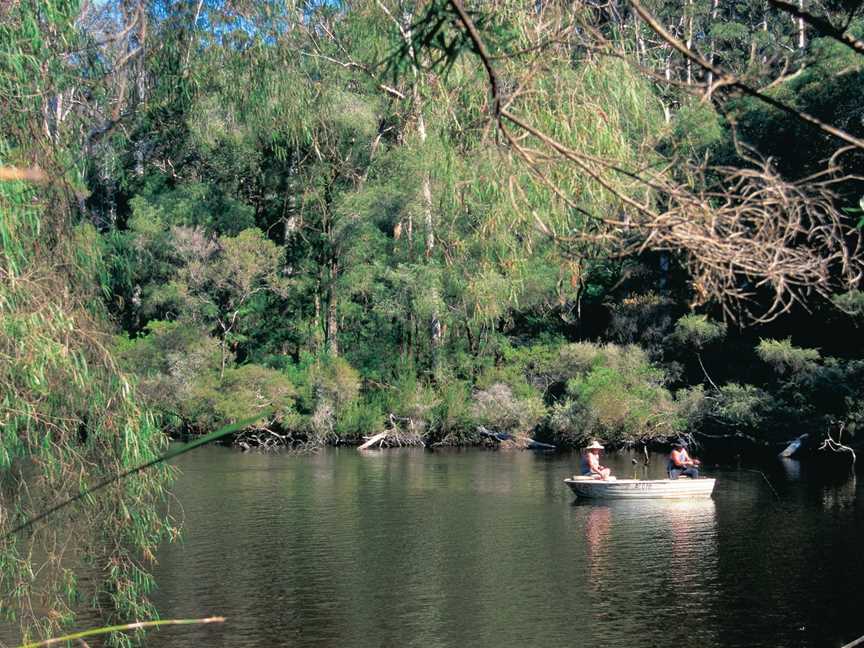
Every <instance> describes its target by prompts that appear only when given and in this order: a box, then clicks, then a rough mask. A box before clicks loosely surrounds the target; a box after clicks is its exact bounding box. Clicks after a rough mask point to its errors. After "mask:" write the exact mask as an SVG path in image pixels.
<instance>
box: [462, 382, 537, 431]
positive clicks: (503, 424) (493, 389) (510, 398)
mask: <svg viewBox="0 0 864 648" xmlns="http://www.w3.org/2000/svg"><path fill="white" fill-rule="evenodd" d="M473 400H474V402H473V405H472V407H471V412H472V415H473V418H474V421H475V422H476V423H477V424H478V425H483V426H485V427H488V428H490V429H492V430H496V431H499V432H509V433H511V434H512V433H517V432H528V431H530V430H531V429H533V428H534V427H535V426H536V425H537V424H538V423H539V422H540V420H541V419H542V418H543V416H544V415H545V414H546V408H545V406H544V405H543V401H542V400H541V399H540V397H539V396H537V395H533V396H530V397H527V398H519V397H517V396H515V395H514V394H513V391H512V390H511V389H510V387H509V386H508V385H505V384H503V383H495V384H493V385H490V386H489V387H488V388H487V389H483V390H480V391H478V392H477V393H476V394H474V399H473Z"/></svg>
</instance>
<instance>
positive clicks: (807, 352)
mask: <svg viewBox="0 0 864 648" xmlns="http://www.w3.org/2000/svg"><path fill="white" fill-rule="evenodd" d="M756 353H757V355H758V356H759V358H761V359H762V361H763V362H766V363H767V364H769V365H771V367H772V368H773V369H774V371H776V372H777V373H778V374H779V375H781V376H782V375H784V374H786V373H789V374H791V377H792V378H799V377H804V376H805V375H806V374H808V373H811V372H813V371H815V370H816V369H818V367H819V364H818V363H819V360H820V357H821V356H820V354H819V351H818V350H817V349H802V348H800V347H796V346H792V341H791V340H790V339H789V338H786V339H785V340H760V341H759V346H758V347H756Z"/></svg>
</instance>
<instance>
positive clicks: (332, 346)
mask: <svg viewBox="0 0 864 648" xmlns="http://www.w3.org/2000/svg"><path fill="white" fill-rule="evenodd" d="M338 272H339V268H338V266H337V264H336V261H331V262H330V288H329V290H328V291H327V330H326V333H325V342H326V344H327V351H329V352H330V354H331V355H334V356H338V355H339V341H338V340H337V337H338V335H339V320H338V318H337V317H336V306H337V300H336V286H335V284H336V277H337V276H338Z"/></svg>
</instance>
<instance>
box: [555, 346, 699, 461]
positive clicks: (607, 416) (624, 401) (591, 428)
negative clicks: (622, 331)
mask: <svg viewBox="0 0 864 648" xmlns="http://www.w3.org/2000/svg"><path fill="white" fill-rule="evenodd" d="M596 351H597V353H596V358H595V360H594V366H593V367H592V368H591V369H590V370H588V371H585V372H582V373H580V374H578V375H577V376H575V377H574V378H572V379H570V380H569V381H568V382H567V398H566V399H565V400H564V401H563V402H561V403H558V404H556V405H555V406H554V407H553V411H552V415H551V417H550V423H549V427H550V429H551V431H552V433H553V435H554V437H555V439H556V440H557V442H558V443H559V444H562V445H571V444H581V443H583V442H585V441H587V440H588V439H589V438H591V437H602V438H604V439H605V440H607V441H609V442H611V443H625V444H626V443H631V442H634V441H637V440H640V439H646V438H666V437H668V436H671V435H673V434H677V433H678V432H679V431H680V430H681V429H682V428H683V427H684V426H685V425H686V423H687V418H686V416H685V415H684V414H683V412H686V411H689V410H685V409H684V406H683V402H676V401H675V399H673V397H672V395H671V394H670V393H669V391H668V390H667V389H666V388H665V387H664V383H665V375H664V373H663V371H662V370H661V369H659V368H657V367H655V366H653V365H652V364H651V363H650V362H649V361H648V357H647V355H646V353H645V352H644V351H643V350H642V349H640V348H638V347H634V346H628V347H619V346H616V345H606V346H603V347H597V349H596ZM691 409H692V408H691Z"/></svg>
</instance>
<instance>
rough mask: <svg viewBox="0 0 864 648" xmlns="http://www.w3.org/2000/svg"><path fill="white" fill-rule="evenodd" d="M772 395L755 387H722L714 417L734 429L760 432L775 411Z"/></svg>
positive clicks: (735, 384) (732, 383)
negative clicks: (760, 428)
mask: <svg viewBox="0 0 864 648" xmlns="http://www.w3.org/2000/svg"><path fill="white" fill-rule="evenodd" d="M775 407H776V404H775V402H774V399H773V398H772V397H771V395H770V394H768V393H767V392H765V391H764V390H762V389H759V388H758V387H755V386H754V385H746V384H745V385H741V384H738V383H735V382H731V383H728V384H726V385H723V386H722V387H720V392H719V394H718V399H717V402H716V404H715V405H714V407H713V409H712V413H713V415H714V416H715V417H716V418H718V419H719V420H720V421H721V422H722V423H723V424H725V425H727V426H729V427H731V428H733V429H741V428H744V429H747V430H751V431H755V430H758V429H759V427H760V426H761V425H762V424H763V423H764V422H765V421H766V419H767V418H768V417H769V416H770V415H771V413H772V412H773V410H774V409H775Z"/></svg>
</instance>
